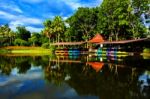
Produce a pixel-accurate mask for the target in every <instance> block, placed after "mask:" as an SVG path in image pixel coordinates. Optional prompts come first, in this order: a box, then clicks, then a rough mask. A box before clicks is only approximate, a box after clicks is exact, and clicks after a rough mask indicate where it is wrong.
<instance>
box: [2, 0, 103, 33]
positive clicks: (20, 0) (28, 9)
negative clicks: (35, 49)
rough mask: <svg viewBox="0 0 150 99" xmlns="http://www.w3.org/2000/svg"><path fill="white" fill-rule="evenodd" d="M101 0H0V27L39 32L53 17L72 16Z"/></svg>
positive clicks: (98, 3) (96, 4) (64, 17)
mask: <svg viewBox="0 0 150 99" xmlns="http://www.w3.org/2000/svg"><path fill="white" fill-rule="evenodd" d="M101 2H102V0H0V25H3V24H7V23H8V24H9V26H10V27H11V29H13V30H15V29H16V26H18V25H23V26H26V28H27V29H28V30H30V31H32V32H39V31H40V30H41V29H42V27H43V26H42V23H43V21H44V20H46V19H49V18H50V19H52V18H54V16H57V15H59V16H62V17H63V19H66V18H67V17H69V16H71V15H73V13H74V12H75V11H76V10H77V8H78V7H95V6H98V5H100V3H101Z"/></svg>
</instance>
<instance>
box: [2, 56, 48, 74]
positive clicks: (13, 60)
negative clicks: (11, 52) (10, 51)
mask: <svg viewBox="0 0 150 99" xmlns="http://www.w3.org/2000/svg"><path fill="white" fill-rule="evenodd" d="M44 57H45V58H44ZM44 57H40V56H37V57H29V56H0V63H1V64H0V72H1V73H2V74H5V75H10V73H11V71H12V69H14V68H18V73H26V72H27V71H28V70H29V69H30V68H31V63H33V66H45V65H47V64H48V59H49V57H46V56H44Z"/></svg>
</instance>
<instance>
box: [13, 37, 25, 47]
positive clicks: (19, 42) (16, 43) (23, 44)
mask: <svg viewBox="0 0 150 99" xmlns="http://www.w3.org/2000/svg"><path fill="white" fill-rule="evenodd" d="M14 45H16V46H27V45H28V42H27V41H25V40H22V39H15V41H14Z"/></svg>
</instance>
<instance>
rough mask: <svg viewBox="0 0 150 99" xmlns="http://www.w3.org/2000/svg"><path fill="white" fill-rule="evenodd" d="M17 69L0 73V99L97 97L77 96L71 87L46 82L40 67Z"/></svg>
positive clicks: (89, 98)
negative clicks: (7, 73) (22, 71)
mask: <svg viewBox="0 0 150 99" xmlns="http://www.w3.org/2000/svg"><path fill="white" fill-rule="evenodd" d="M17 72H18V70H17V69H16V68H15V69H13V70H12V72H11V75H10V76H5V75H0V99H8V98H9V99H10V98H12V97H13V99H14V98H17V99H20V98H21V99H22V98H23V99H31V98H32V99H43V98H44V99H45V98H46V97H48V98H52V99H53V98H55V99H56V98H64V99H65V98H72V99H77V98H78V99H87V98H88V99H91V98H94V99H97V98H98V97H96V96H78V94H77V93H76V91H75V90H74V89H73V88H70V86H68V84H66V83H62V85H61V86H56V85H54V84H52V83H46V82H45V80H44V78H43V71H42V68H40V67H31V69H30V70H28V71H27V73H26V74H17Z"/></svg>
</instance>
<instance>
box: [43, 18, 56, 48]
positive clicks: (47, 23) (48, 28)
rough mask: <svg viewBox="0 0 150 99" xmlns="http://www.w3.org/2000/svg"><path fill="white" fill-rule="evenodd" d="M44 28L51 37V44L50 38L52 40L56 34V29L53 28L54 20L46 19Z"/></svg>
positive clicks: (44, 31) (45, 32) (49, 37)
mask: <svg viewBox="0 0 150 99" xmlns="http://www.w3.org/2000/svg"><path fill="white" fill-rule="evenodd" d="M43 24H44V30H43V33H44V34H45V35H46V36H47V37H48V39H49V46H50V42H51V41H50V40H51V37H52V36H53V34H54V32H53V31H54V30H53V28H52V21H51V20H49V19H47V20H46V21H44V23H43Z"/></svg>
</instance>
